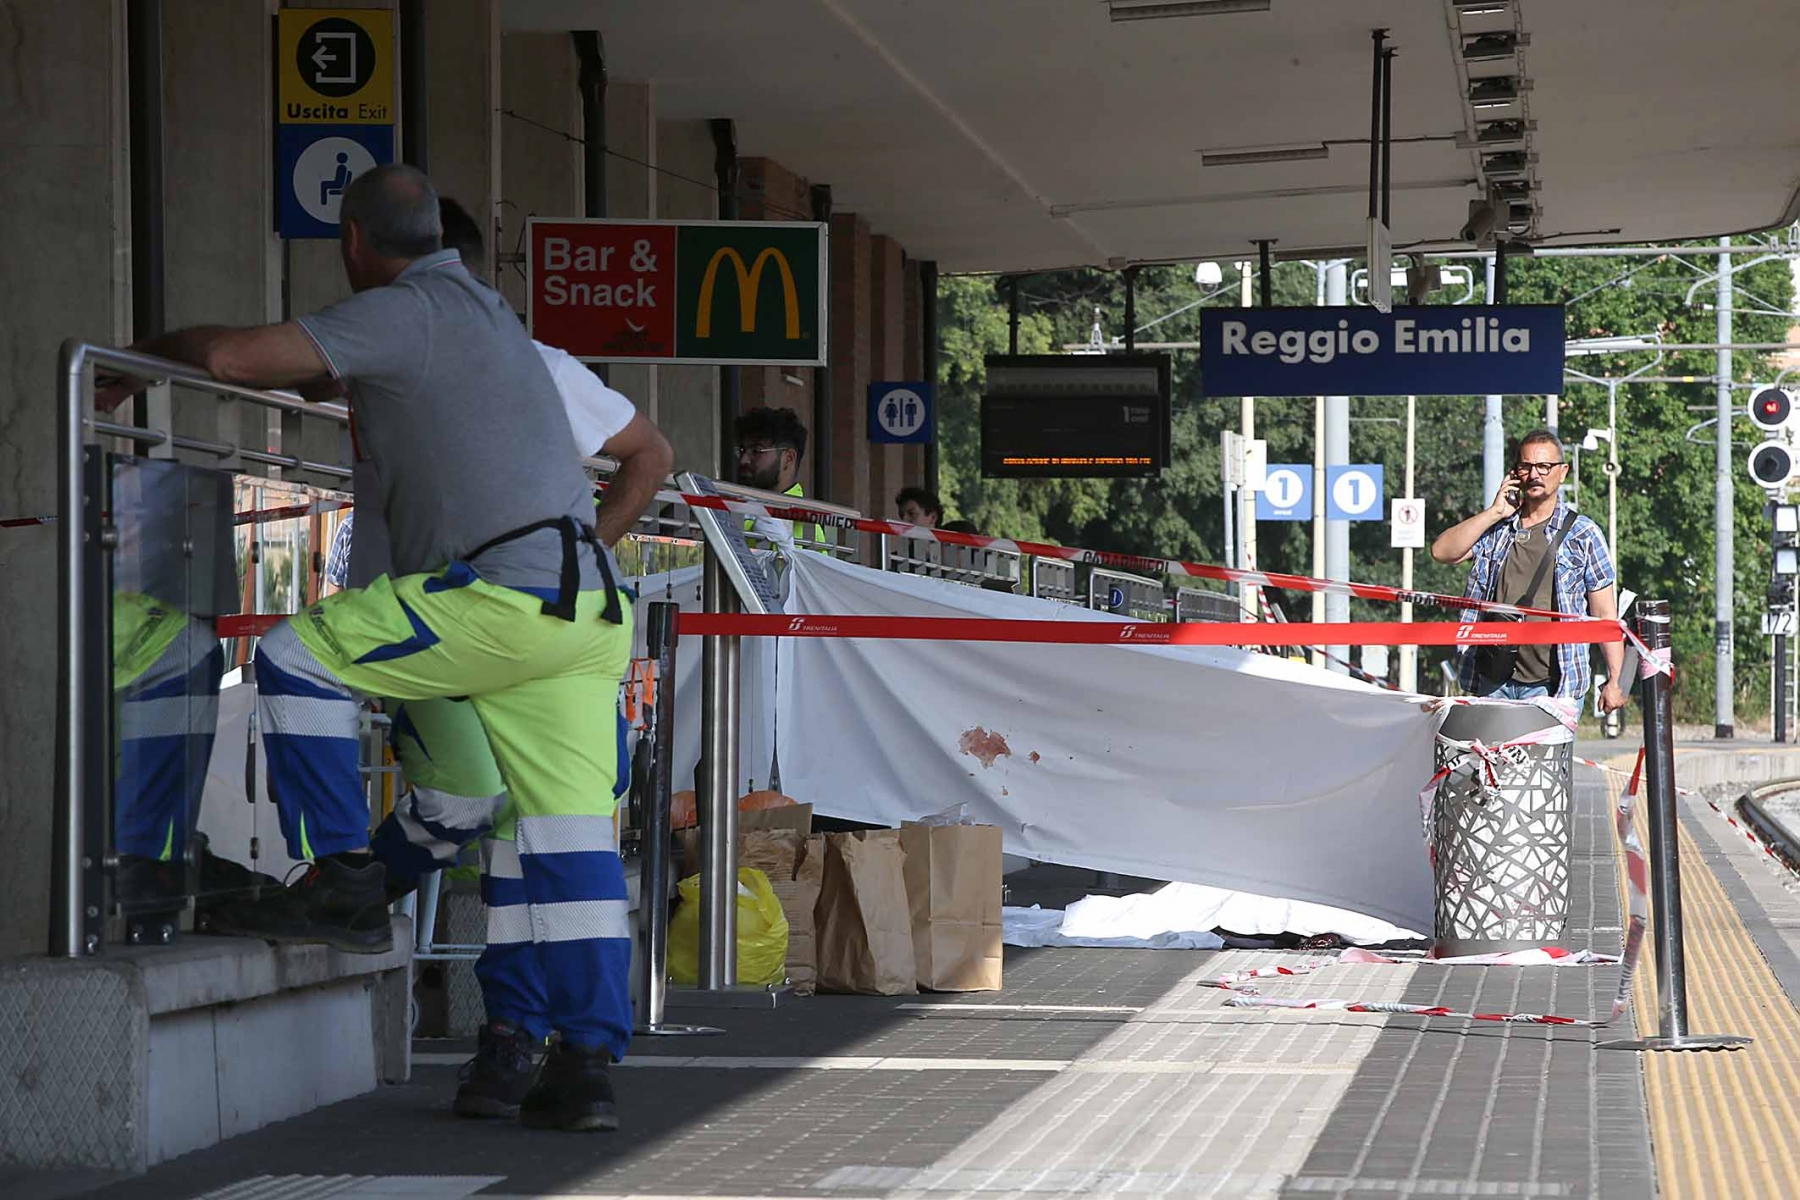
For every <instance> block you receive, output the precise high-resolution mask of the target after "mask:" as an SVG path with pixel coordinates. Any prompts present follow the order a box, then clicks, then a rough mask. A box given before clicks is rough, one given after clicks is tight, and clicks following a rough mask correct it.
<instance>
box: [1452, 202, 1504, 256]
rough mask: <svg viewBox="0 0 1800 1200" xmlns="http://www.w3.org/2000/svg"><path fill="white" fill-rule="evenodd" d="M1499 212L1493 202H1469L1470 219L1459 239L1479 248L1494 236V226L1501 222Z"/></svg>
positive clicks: (1464, 225)
mask: <svg viewBox="0 0 1800 1200" xmlns="http://www.w3.org/2000/svg"><path fill="white" fill-rule="evenodd" d="M1499 219H1500V217H1499V212H1498V210H1497V209H1496V207H1495V205H1494V204H1493V202H1492V201H1489V200H1471V201H1469V219H1468V220H1467V221H1466V222H1464V223H1463V227H1462V230H1461V232H1459V233H1458V234H1457V237H1459V238H1461V239H1462V240H1463V241H1465V242H1473V243H1474V244H1475V245H1477V246H1479V245H1482V244H1483V243H1485V242H1487V241H1488V239H1490V238H1492V237H1493V236H1494V226H1495V224H1496V223H1497V222H1498V221H1499Z"/></svg>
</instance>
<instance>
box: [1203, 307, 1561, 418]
mask: <svg viewBox="0 0 1800 1200" xmlns="http://www.w3.org/2000/svg"><path fill="white" fill-rule="evenodd" d="M1562 368H1563V310H1562V306H1561V305H1559V304H1515V305H1499V306H1496V305H1484V306H1474V305H1432V306H1425V307H1419V308H1396V309H1394V310H1393V311H1392V312H1388V313H1383V312H1377V311H1375V310H1374V309H1371V308H1226V309H1205V310H1203V311H1202V312H1201V315H1200V383H1201V389H1202V392H1203V394H1204V395H1207V396H1472V395H1548V394H1561V392H1562V389H1563V378H1562Z"/></svg>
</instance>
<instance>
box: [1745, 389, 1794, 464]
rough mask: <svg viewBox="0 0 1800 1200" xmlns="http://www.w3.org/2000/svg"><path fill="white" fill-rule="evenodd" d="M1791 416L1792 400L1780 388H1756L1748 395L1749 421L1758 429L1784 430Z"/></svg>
mask: <svg viewBox="0 0 1800 1200" xmlns="http://www.w3.org/2000/svg"><path fill="white" fill-rule="evenodd" d="M1793 415H1794V398H1793V397H1792V396H1791V395H1789V394H1788V393H1787V392H1786V391H1785V390H1783V389H1781V388H1778V387H1766V388H1758V389H1757V390H1756V391H1755V392H1752V393H1751V395H1750V419H1751V420H1752V421H1755V422H1756V425H1757V428H1759V429H1767V430H1769V431H1771V432H1773V431H1774V430H1777V429H1784V428H1786V427H1787V423H1788V421H1789V419H1791V418H1792V417H1793ZM1753 473H1754V472H1753Z"/></svg>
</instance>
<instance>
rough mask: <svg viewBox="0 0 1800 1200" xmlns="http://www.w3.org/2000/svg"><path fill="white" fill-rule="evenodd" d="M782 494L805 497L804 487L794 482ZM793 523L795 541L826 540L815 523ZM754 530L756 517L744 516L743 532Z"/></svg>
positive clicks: (808, 547) (810, 547) (804, 547)
mask: <svg viewBox="0 0 1800 1200" xmlns="http://www.w3.org/2000/svg"><path fill="white" fill-rule="evenodd" d="M782 494H783V495H786V496H793V497H795V498H796V499H802V500H804V499H805V498H806V489H805V488H803V487H801V486H800V485H799V484H797V483H796V484H795V485H794V486H793V487H791V488H789V489H788V490H787V491H786V492H784V493H782ZM793 524H794V540H795V541H799V542H825V541H827V539H826V538H825V537H824V536H823V532H824V531H822V530H820V528H819V527H818V526H817V525H815V524H813V523H812V522H811V521H796V522H794V523H793ZM755 530H756V518H755V517H745V518H744V532H745V533H753V532H755ZM815 548H816V547H813V546H802V547H801V549H802V550H812V549H815Z"/></svg>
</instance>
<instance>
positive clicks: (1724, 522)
mask: <svg viewBox="0 0 1800 1200" xmlns="http://www.w3.org/2000/svg"><path fill="white" fill-rule="evenodd" d="M1719 245H1720V246H1721V247H1728V246H1730V245H1731V239H1730V238H1728V237H1722V238H1720V239H1719ZM1731 305H1732V288H1731V253H1730V251H1729V250H1724V249H1721V251H1720V253H1719V305H1718V308H1719V312H1718V316H1719V349H1718V352H1717V353H1718V356H1719V364H1718V366H1719V380H1718V383H1719V426H1718V429H1717V430H1715V431H1714V432H1715V434H1716V439H1717V441H1716V444H1717V447H1718V450H1717V453H1716V455H1715V457H1714V462H1713V492H1714V501H1715V503H1714V507H1713V594H1714V601H1715V603H1714V608H1713V736H1714V737H1717V738H1730V737H1731V736H1732V734H1733V728H1732V727H1733V725H1734V724H1735V717H1734V714H1733V711H1732V708H1733V703H1734V701H1735V700H1736V694H1735V693H1736V690H1737V689H1736V686H1735V683H1734V678H1733V671H1732V629H1731V617H1732V583H1733V578H1732V538H1731V530H1732V516H1733V514H1734V511H1735V508H1736V501H1735V497H1734V495H1733V489H1732V478H1731V472H1732V454H1731V421H1732V416H1733V413H1732V407H1731V349H1730V347H1731Z"/></svg>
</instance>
